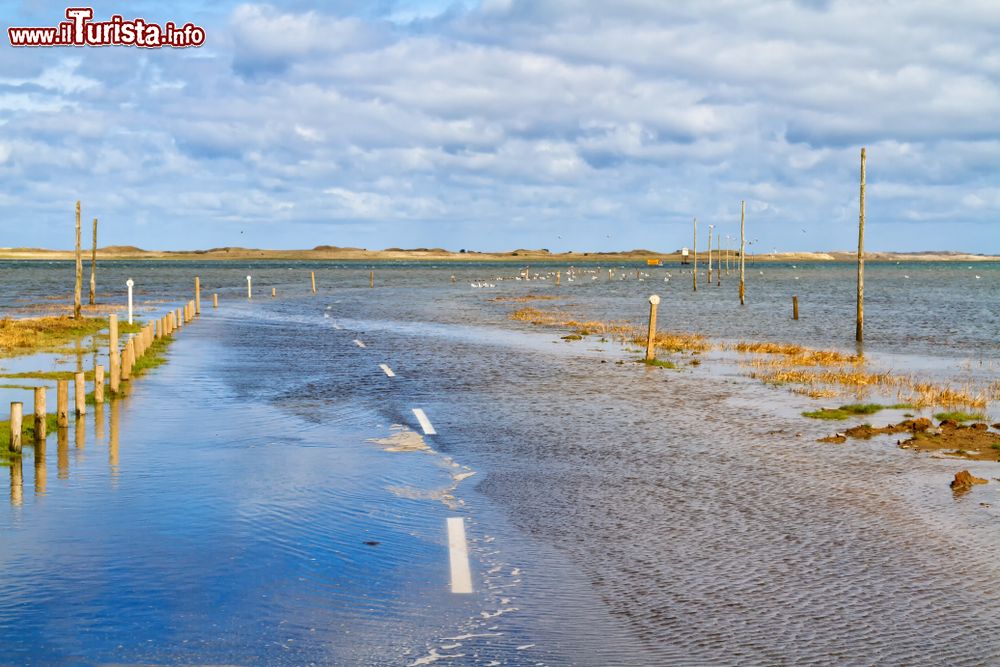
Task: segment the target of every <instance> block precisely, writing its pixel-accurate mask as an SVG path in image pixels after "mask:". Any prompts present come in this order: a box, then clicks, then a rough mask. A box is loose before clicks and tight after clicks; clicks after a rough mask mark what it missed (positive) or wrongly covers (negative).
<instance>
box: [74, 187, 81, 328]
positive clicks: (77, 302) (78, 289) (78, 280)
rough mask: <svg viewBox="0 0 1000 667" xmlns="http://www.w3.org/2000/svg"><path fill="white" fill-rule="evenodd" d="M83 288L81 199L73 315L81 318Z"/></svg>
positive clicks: (77, 219) (77, 207)
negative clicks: (81, 293)
mask: <svg viewBox="0 0 1000 667" xmlns="http://www.w3.org/2000/svg"><path fill="white" fill-rule="evenodd" d="M82 288H83V255H82V254H81V250H80V200H77V202H76V289H75V290H74V291H73V317H74V318H76V319H80V317H81V315H80V309H81V307H80V292H81V290H82Z"/></svg>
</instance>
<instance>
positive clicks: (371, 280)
mask: <svg viewBox="0 0 1000 667" xmlns="http://www.w3.org/2000/svg"><path fill="white" fill-rule="evenodd" d="M368 286H369V287H375V272H374V271H370V272H369V273H368Z"/></svg>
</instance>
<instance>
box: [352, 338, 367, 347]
mask: <svg viewBox="0 0 1000 667" xmlns="http://www.w3.org/2000/svg"><path fill="white" fill-rule="evenodd" d="M354 344H355V345H357V346H358V347H365V344H364V343H362V342H361V341H360V340H358V339H357V338H355V339H354Z"/></svg>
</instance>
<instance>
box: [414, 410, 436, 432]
mask: <svg viewBox="0 0 1000 667" xmlns="http://www.w3.org/2000/svg"><path fill="white" fill-rule="evenodd" d="M413 416H414V417H416V418H417V421H418V422H420V428H422V429H424V435H437V431H435V430H434V426H432V425H431V420H430V419H428V418H427V415H425V414H424V411H423V410H421V409H420V408H413Z"/></svg>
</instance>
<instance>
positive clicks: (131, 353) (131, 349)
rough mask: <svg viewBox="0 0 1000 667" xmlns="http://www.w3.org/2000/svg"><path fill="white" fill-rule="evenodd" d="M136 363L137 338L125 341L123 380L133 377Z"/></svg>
mask: <svg viewBox="0 0 1000 667" xmlns="http://www.w3.org/2000/svg"><path fill="white" fill-rule="evenodd" d="M134 363H135V338H129V339H128V340H126V341H125V352H124V353H123V354H122V380H130V379H131V378H132V364H134Z"/></svg>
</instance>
